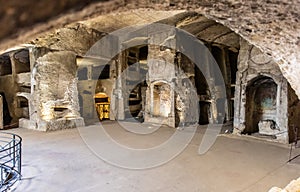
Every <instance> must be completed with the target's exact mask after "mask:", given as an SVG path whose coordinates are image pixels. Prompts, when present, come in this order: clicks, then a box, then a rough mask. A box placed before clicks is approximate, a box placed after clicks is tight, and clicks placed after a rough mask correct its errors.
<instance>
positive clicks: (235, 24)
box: [0, 0, 300, 96]
mask: <svg viewBox="0 0 300 192" xmlns="http://www.w3.org/2000/svg"><path fill="white" fill-rule="evenodd" d="M8 2H10V1H4V0H2V1H1V5H2V6H1V7H3V9H1V10H0V11H2V12H3V14H1V18H0V24H1V25H2V26H6V28H7V29H6V31H10V33H7V32H6V33H4V34H5V35H4V36H3V35H2V40H1V42H0V50H4V49H6V48H8V47H12V46H14V45H17V44H20V43H25V42H28V41H30V40H33V39H35V38H36V37H37V36H40V35H42V34H43V33H45V32H48V31H49V30H53V29H57V28H60V27H62V26H64V25H66V24H69V23H72V22H75V21H80V20H84V19H89V18H95V17H97V16H99V15H102V14H104V13H108V12H115V13H117V12H121V11H125V10H134V9H138V8H147V9H148V10H192V11H197V12H199V13H202V14H204V15H205V16H207V17H208V18H210V19H212V20H214V21H217V22H219V23H221V24H223V25H225V26H227V27H228V28H230V29H231V30H233V31H234V32H236V33H237V34H239V35H240V36H242V37H243V38H245V39H246V40H248V41H249V42H250V43H252V44H254V45H256V46H257V47H259V48H260V49H261V50H262V51H264V52H265V53H267V54H269V55H271V56H272V57H273V58H274V59H275V60H276V61H277V63H278V64H279V67H280V69H281V70H282V72H283V75H284V76H285V77H286V78H287V79H288V81H289V82H290V84H291V86H292V87H293V88H294V89H295V90H296V93H297V95H298V96H300V78H299V74H300V68H299V67H298V63H300V54H299V52H300V27H299V18H300V13H299V10H300V1H299V0H266V1H255V0H224V1H218V0H200V1H198V0H188V1H180V0H156V1H151V0H140V1H134V0H110V1H100V2H96V3H91V4H89V5H88V6H86V7H85V8H84V9H82V10H78V9H77V10H76V9H75V10H73V11H71V12H69V13H67V14H63V13H64V11H58V12H53V13H51V12H50V13H49V15H46V16H43V17H41V18H44V19H43V20H42V21H41V20H35V19H33V17H38V14H34V13H38V12H41V11H44V10H43V9H38V8H36V9H35V8H34V6H33V5H34V4H36V1H34V0H28V1H27V4H26V5H23V6H19V7H18V6H17V8H14V7H9V6H7V5H9V3H8ZM49 2H51V3H52V4H54V5H55V6H54V7H56V6H57V7H59V6H60V5H59V2H60V1H49ZM85 3H90V1H87V2H85ZM64 6H65V7H66V8H72V7H73V8H74V7H80V6H82V5H77V4H76V5H74V4H72V5H71V4H70V5H68V6H66V5H64ZM62 7H63V6H62ZM43 8H46V7H43ZM58 10H65V9H58ZM28 12H29V13H30V14H27V15H29V16H27V17H28V18H29V19H31V20H33V21H35V22H33V23H36V22H37V21H39V22H40V23H38V24H37V25H35V26H33V25H32V23H31V24H27V25H26V22H25V21H26V19H25V20H24V19H23V20H22V19H20V18H22V15H24V14H25V15H26V13H28ZM58 13H61V15H60V16H56V15H57V14H58ZM54 16H56V17H54ZM23 17H25V16H23ZM53 17H54V18H53ZM149 17H151V15H149ZM25 18H26V17H25ZM50 18H52V19H50ZM16 19H18V22H17V20H16ZM3 21H4V22H3ZM22 21H23V22H25V24H24V25H23V24H22ZM44 21H45V22H44ZM14 22H16V23H17V25H16V24H15V25H12V24H11V23H14ZM111 24H112V25H113V24H116V25H120V24H117V23H111ZM18 26H19V27H18ZM28 26H29V27H28ZM121 26H122V24H121ZM9 28H12V29H14V30H8V29H9ZM13 32H16V33H13ZM10 34H12V35H10ZM0 38H1V36H0Z"/></svg>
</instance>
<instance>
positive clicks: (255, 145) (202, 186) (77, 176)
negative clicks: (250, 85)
mask: <svg viewBox="0 0 300 192" xmlns="http://www.w3.org/2000/svg"><path fill="white" fill-rule="evenodd" d="M125 123H126V122H125ZM103 125H105V126H104V127H105V130H106V131H107V133H108V134H109V135H110V136H111V137H112V138H113V139H114V140H116V141H117V142H118V143H120V144H122V145H126V146H128V147H134V148H139V149H145V148H151V147H154V146H157V145H159V144H162V143H164V141H166V140H168V139H169V138H171V136H172V135H173V134H174V132H175V129H172V128H169V127H162V128H160V129H158V130H157V131H155V132H154V133H152V134H147V135H136V134H133V133H130V132H128V131H126V130H124V129H122V128H120V126H119V124H117V123H116V122H109V121H108V122H104V123H103ZM127 125H131V126H132V127H134V126H137V124H136V123H133V122H130V123H128V122H127ZM153 127H155V125H153V126H152V127H151V125H149V128H153ZM98 128H99V125H93V126H88V127H84V128H80V129H69V130H62V131H56V132H37V131H33V130H27V129H21V128H17V129H12V130H9V131H10V132H14V133H17V134H19V135H20V136H21V137H22V138H23V179H22V180H21V181H20V182H19V183H18V184H17V185H16V188H14V189H12V191H17V192H27V191H30V192H43V191H44V192H95V191H97V192H98V191H101V192H102V191H103V192H112V191H122V192H152V191H153V192H154V191H155V192H157V191H168V192H175V191H176V192H177V191H179V192H181V191H188V192H198V191H199V192H200V191H201V192H202V191H205V192H219V191H223V192H225V191H226V192H227V191H228V192H237V191H243V192H244V191H246V192H260V191H261V192H266V191H268V190H269V189H270V188H271V187H272V186H277V187H284V186H286V185H287V184H288V183H289V182H290V181H291V180H292V179H296V178H298V177H300V160H299V158H300V157H299V158H298V159H296V160H295V161H293V162H291V163H287V160H288V158H289V146H288V145H282V144H275V143H270V142H265V141H262V140H258V139H254V138H248V137H239V136H233V135H220V136H218V137H217V140H216V142H215V144H214V145H213V146H212V148H211V149H210V150H209V151H208V152H207V153H206V154H204V155H199V154H198V148H199V145H200V143H201V140H202V137H203V135H204V133H205V130H206V128H205V127H204V126H199V127H198V129H197V131H196V133H195V135H194V137H193V139H192V141H191V142H190V143H189V145H188V146H187V147H186V149H185V150H184V151H183V152H182V153H180V154H179V155H178V156H177V157H175V158H174V159H172V160H171V161H169V162H167V163H165V164H163V165H161V166H158V167H156V168H149V169H142V170H130V169H126V168H120V167H117V166H113V165H111V164H109V163H106V162H104V161H103V160H102V159H101V158H99V157H98V156H97V155H95V154H94V152H95V151H94V152H92V151H91V150H90V149H89V147H88V146H87V145H86V143H87V142H86V141H85V140H84V139H82V134H85V133H84V132H85V131H86V130H90V131H92V130H94V129H98ZM95 135H96V133H95ZM95 137H96V136H95ZM99 142H100V143H101V142H103V145H105V143H104V141H102V140H100V141H99ZM295 152H297V151H295ZM298 152H300V151H298ZM111 153H113V150H112V151H111ZM295 154H296V153H295ZM144 158H145V161H146V160H148V159H149V158H153V159H157V158H160V157H149V156H145V157H144Z"/></svg>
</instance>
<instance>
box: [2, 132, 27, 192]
mask: <svg viewBox="0 0 300 192" xmlns="http://www.w3.org/2000/svg"><path fill="white" fill-rule="evenodd" d="M21 153H22V138H21V137H20V136H18V135H15V134H12V133H5V132H1V133H0V191H1V192H6V191H7V190H8V189H9V188H10V187H11V186H12V185H14V184H15V183H16V182H17V181H18V180H20V179H21Z"/></svg>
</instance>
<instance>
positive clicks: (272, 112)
mask: <svg viewBox="0 0 300 192" xmlns="http://www.w3.org/2000/svg"><path fill="white" fill-rule="evenodd" d="M276 106H277V84H276V83H275V81H274V80H273V79H272V78H271V77H267V76H263V75H261V76H258V77H256V78H254V79H253V80H252V81H250V83H249V84H248V86H247V88H246V128H245V130H244V133H245V134H253V133H256V132H259V131H260V130H259V123H260V122H261V121H269V122H272V123H275V122H276Z"/></svg>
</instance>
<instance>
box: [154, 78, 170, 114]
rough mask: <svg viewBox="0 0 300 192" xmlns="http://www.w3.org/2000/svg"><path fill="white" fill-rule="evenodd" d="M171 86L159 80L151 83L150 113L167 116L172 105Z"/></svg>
mask: <svg viewBox="0 0 300 192" xmlns="http://www.w3.org/2000/svg"><path fill="white" fill-rule="evenodd" d="M172 102H173V101H172V98H171V86H170V85H169V84H167V83H165V82H162V81H159V82H155V83H153V84H152V89H151V113H152V115H153V116H157V117H168V116H169V114H170V113H171V111H172V110H171V107H172Z"/></svg>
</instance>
